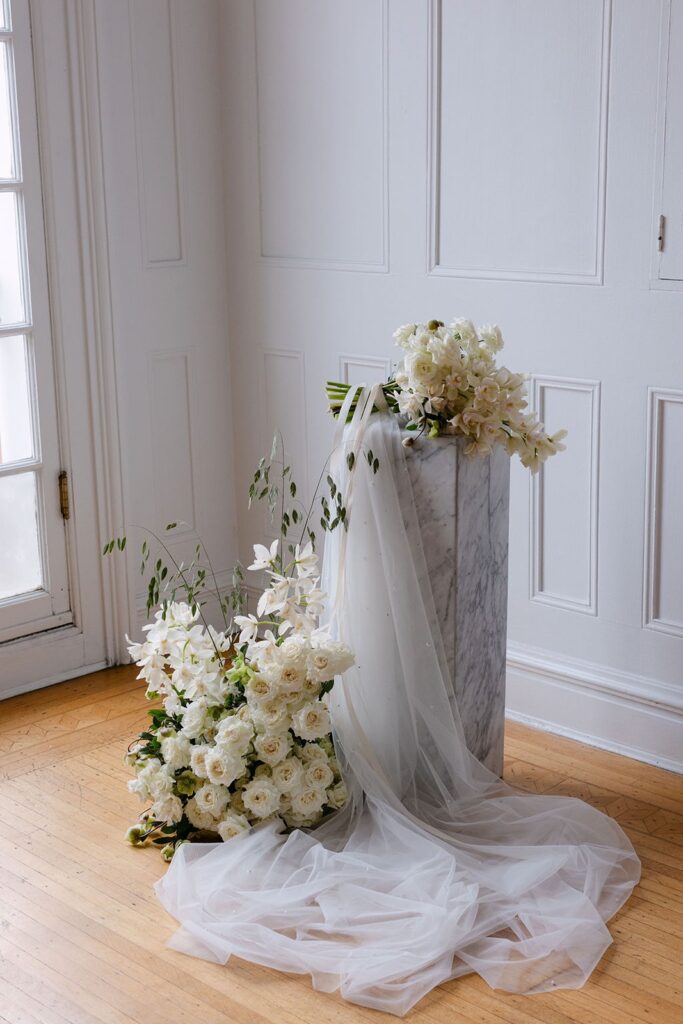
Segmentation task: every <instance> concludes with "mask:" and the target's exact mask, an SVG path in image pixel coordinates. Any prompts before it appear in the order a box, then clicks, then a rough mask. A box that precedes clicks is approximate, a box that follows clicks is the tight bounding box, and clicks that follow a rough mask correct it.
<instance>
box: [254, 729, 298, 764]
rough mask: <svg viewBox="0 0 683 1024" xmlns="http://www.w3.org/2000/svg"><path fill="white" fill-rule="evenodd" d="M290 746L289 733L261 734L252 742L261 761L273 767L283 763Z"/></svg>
mask: <svg viewBox="0 0 683 1024" xmlns="http://www.w3.org/2000/svg"><path fill="white" fill-rule="evenodd" d="M291 745H292V741H291V737H290V734H289V732H286V733H284V732H282V733H276V734H272V733H261V735H260V736H257V737H256V739H255V740H254V749H255V750H256V753H257V754H258V756H259V758H260V760H261V761H264V762H265V763H266V764H269V765H275V764H278V763H279V762H280V761H283V760H284V759H285V758H286V757H287V754H288V753H289V750H290V747H291Z"/></svg>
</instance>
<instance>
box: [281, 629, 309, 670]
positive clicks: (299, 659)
mask: <svg viewBox="0 0 683 1024" xmlns="http://www.w3.org/2000/svg"><path fill="white" fill-rule="evenodd" d="M278 653H279V657H280V661H281V662H282V663H284V664H285V665H296V666H299V667H303V666H304V665H305V664H306V655H307V654H308V642H307V640H306V639H305V638H304V637H302V636H288V637H287V638H286V639H285V640H283V642H282V644H281V645H280V647H279V648H278Z"/></svg>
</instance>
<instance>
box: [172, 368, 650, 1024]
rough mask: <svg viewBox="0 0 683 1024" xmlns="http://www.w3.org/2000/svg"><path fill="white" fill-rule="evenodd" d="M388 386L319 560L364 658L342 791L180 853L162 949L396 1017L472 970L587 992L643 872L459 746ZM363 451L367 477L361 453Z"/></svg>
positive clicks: (596, 832) (349, 677) (369, 396)
mask: <svg viewBox="0 0 683 1024" xmlns="http://www.w3.org/2000/svg"><path fill="white" fill-rule="evenodd" d="M381 398H382V396H381V393H379V391H378V389H377V388H374V389H372V391H370V392H368V391H365V392H364V394H363V397H362V400H361V401H359V403H358V409H357V411H356V413H355V415H354V419H353V422H352V423H351V424H350V425H349V426H348V427H346V429H345V430H344V432H343V436H340V437H339V439H338V441H339V443H338V446H337V448H336V449H335V454H334V456H333V466H334V468H333V471H334V474H335V477H336V478H337V479H338V480H340V481H341V486H342V488H343V489H344V492H345V493H347V492H348V488H349V479H348V477H349V473H348V469H347V460H346V455H347V454H348V452H349V451H352V450H354V451H355V452H356V454H357V455H359V456H361V461H360V462H359V464H358V465H357V467H356V471H355V475H354V480H353V493H352V495H351V499H350V509H349V511H350V529H349V531H348V533H347V534H345V533H344V531H335V532H334V533H333V534H331V535H328V538H327V544H326V550H325V559H324V584H325V589H326V590H327V593H328V595H329V600H330V601H331V603H332V604H333V606H334V611H333V622H332V626H333V629H334V631H335V632H336V634H337V635H338V636H340V637H341V638H343V639H344V640H345V641H346V642H347V643H349V644H350V645H351V647H352V648H353V650H354V651H355V652H356V659H357V664H356V666H355V667H354V668H352V669H351V670H350V671H349V672H347V673H346V675H345V676H344V678H343V680H341V681H339V680H338V681H337V683H336V685H335V687H334V689H333V691H332V693H331V695H330V696H331V706H332V715H333V726H334V734H335V743H336V746H337V750H338V755H339V759H340V762H341V765H342V769H343V772H344V776H345V779H346V782H347V786H348V789H349V793H350V799H349V803H348V804H347V806H346V807H345V808H344V810H343V811H341V812H339V813H338V814H337V815H335V816H333V817H332V818H330V819H329V820H328V821H327V822H326V823H324V824H323V825H322V826H320V827H319V828H317V829H316V830H315V831H313V832H311V833H310V834H307V833H304V832H300V831H297V832H293V833H291V834H290V835H285V834H283V833H282V831H280V830H279V828H278V827H277V825H275V824H273V823H267V824H264V825H262V826H259V827H257V828H255V829H253V830H252V831H251V832H249V833H246V834H245V835H243V836H239V837H237V838H235V839H231V840H230V841H229V842H227V843H224V844H223V843H221V844H209V845H190V844H186V845H184V846H182V847H181V848H180V849H179V851H178V853H177V854H176V856H175V857H174V859H173V862H172V864H171V866H170V868H169V870H168V872H167V874H166V875H165V877H164V878H163V879H162V880H161V881H160V882H159V883H158V884H157V887H156V889H157V894H158V896H159V898H160V900H161V902H162V903H163V905H164V906H165V907H166V909H167V910H168V911H169V913H170V914H172V915H173V916H174V917H175V918H176V919H177V920H178V921H179V922H180V925H181V927H180V928H179V930H178V931H177V932H176V934H175V935H174V936H173V938H172V940H171V943H170V944H171V946H172V947H173V948H175V949H177V950H179V951H181V952H184V953H188V954H191V955H193V956H198V957H204V958H206V959H208V960H214V961H217V962H219V963H225V962H226V961H227V960H228V959H229V957H230V956H231V955H232V954H235V955H236V956H238V957H242V958H243V959H246V960H251V961H253V962H255V963H259V964H264V965H266V966H268V967H274V968H277V969H278V970H281V971H289V972H293V973H298V974H310V975H311V978H312V981H313V985H314V987H315V988H316V989H318V990H321V991H333V990H337V989H338V990H339V991H340V992H341V995H342V996H343V997H344V998H345V999H347V1000H349V1001H351V1002H354V1003H358V1004H361V1005H363V1006H369V1007H373V1008H375V1009H379V1010H384V1011H387V1012H390V1013H394V1014H398V1015H403V1014H405V1013H406V1012H407V1011H408V1010H409V1009H410V1008H411V1007H412V1006H414V1005H415V1003H416V1002H417V1001H418V1000H419V999H420V998H421V997H422V996H424V995H425V993H427V992H428V991H429V990H430V989H432V988H433V987H434V986H436V985H439V984H440V983H442V982H444V981H447V980H448V979H451V978H455V977H458V976H459V975H462V974H465V973H467V972H470V971H476V972H478V973H479V974H480V975H481V976H482V977H483V978H484V979H485V980H486V981H487V982H488V984H489V985H491V986H492V987H494V988H500V989H504V990H507V991H510V992H517V993H525V992H543V991H548V990H551V989H556V988H578V987H579V986H581V985H583V983H584V982H585V981H586V979H587V977H588V976H589V974H590V973H591V971H592V970H593V968H594V967H595V965H596V963H597V962H598V960H599V959H600V957H601V956H602V955H603V953H604V952H605V950H606V948H607V947H608V945H609V944H610V942H611V937H610V934H609V931H608V930H607V927H606V925H605V922H606V921H608V920H609V918H610V917H612V915H613V914H614V913H615V912H616V911H617V910H618V909H619V907H621V905H622V904H623V903H624V901H625V900H626V899H627V898H628V896H629V894H630V892H631V890H632V888H633V886H634V885H635V884H636V882H637V881H638V878H639V874H640V864H639V861H638V858H637V856H636V854H635V852H634V850H633V848H632V846H631V844H630V843H629V841H628V839H627V838H626V836H625V835H624V833H623V832H622V830H621V829H620V828H619V826H618V825H617V824H616V823H615V822H613V821H612V820H611V819H610V818H608V817H606V816H605V815H603V814H601V813H600V812H598V811H597V810H595V809H593V808H592V807H590V806H589V805H588V804H585V803H583V802H582V801H581V800H577V799H574V798H571V797H562V796H536V795H533V796H531V795H527V794H522V793H519V792H516V791H515V790H514V789H511V788H510V787H509V786H507V785H506V784H504V783H503V782H501V781H500V779H498V778H497V777H496V776H494V775H492V774H491V773H490V772H489V771H488V770H487V769H486V768H484V767H483V766H482V765H481V764H480V763H479V762H478V761H476V760H475V759H474V757H473V756H472V755H471V754H470V753H469V752H468V750H467V748H466V746H465V743H464V740H463V732H462V726H461V723H460V721H459V719H458V718H457V712H454V710H453V705H452V702H451V701H450V700H449V689H450V686H451V683H450V680H449V679H448V678H447V675H446V672H445V669H444V666H445V662H444V657H443V651H442V643H441V637H440V635H439V632H438V627H437V626H436V617H435V614H434V607H433V601H432V597H431V593H430V589H429V581H428V578H427V573H426V568H425V562H424V554H423V550H422V545H421V540H420V530H419V526H418V521H417V516H416V513H415V507H414V504H413V501H412V493H411V491H410V481H409V479H408V475H407V470H406V465H405V459H406V458H410V452H406V451H405V449H404V448H403V447H402V444H401V432H400V429H399V427H398V425H397V422H396V419H395V417H394V416H392V415H390V414H388V413H386V412H374V413H372V415H370V412H371V409H372V406H373V403H377V404H380V403H381ZM340 420H341V422H344V420H345V416H344V415H342V416H341V417H340ZM368 448H370V449H372V451H373V452H374V454H375V455H376V456H377V457H378V458H379V460H380V470H379V472H378V473H377V474H376V475H373V474H372V473H371V472H369V471H368V467H367V465H363V464H361V463H362V454H363V451H365V450H367V449H368ZM347 504H348V502H347ZM335 598H336V599H335ZM481 642H482V644H484V643H486V638H485V637H482V638H481Z"/></svg>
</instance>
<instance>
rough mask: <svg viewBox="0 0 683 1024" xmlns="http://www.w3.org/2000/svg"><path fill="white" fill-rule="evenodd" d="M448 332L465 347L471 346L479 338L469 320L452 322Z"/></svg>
mask: <svg viewBox="0 0 683 1024" xmlns="http://www.w3.org/2000/svg"><path fill="white" fill-rule="evenodd" d="M450 330H451V331H452V332H453V334H456V335H457V336H458V337H459V338H460V340H461V341H462V342H464V343H465V344H466V345H472V344H474V343H476V342H478V341H479V336H478V335H477V332H476V329H475V326H474V324H473V323H472V321H471V320H462V319H460V320H454V321H453V323H452V324H451V325H450Z"/></svg>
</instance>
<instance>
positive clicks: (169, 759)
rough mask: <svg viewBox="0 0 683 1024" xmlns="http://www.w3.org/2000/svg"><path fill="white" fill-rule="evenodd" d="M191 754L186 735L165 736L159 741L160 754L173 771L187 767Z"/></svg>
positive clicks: (190, 746)
mask: <svg viewBox="0 0 683 1024" xmlns="http://www.w3.org/2000/svg"><path fill="white" fill-rule="evenodd" d="M191 754H192V745H191V743H190V741H189V740H188V739H187V737H186V736H182V735H181V736H179V735H173V736H166V737H164V739H162V741H161V756H162V757H163V759H164V761H165V762H166V764H167V765H168V767H169V768H171V769H172V770H173V771H174V772H175V771H178V769H179V768H187V766H188V765H189V763H190V758H191Z"/></svg>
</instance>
